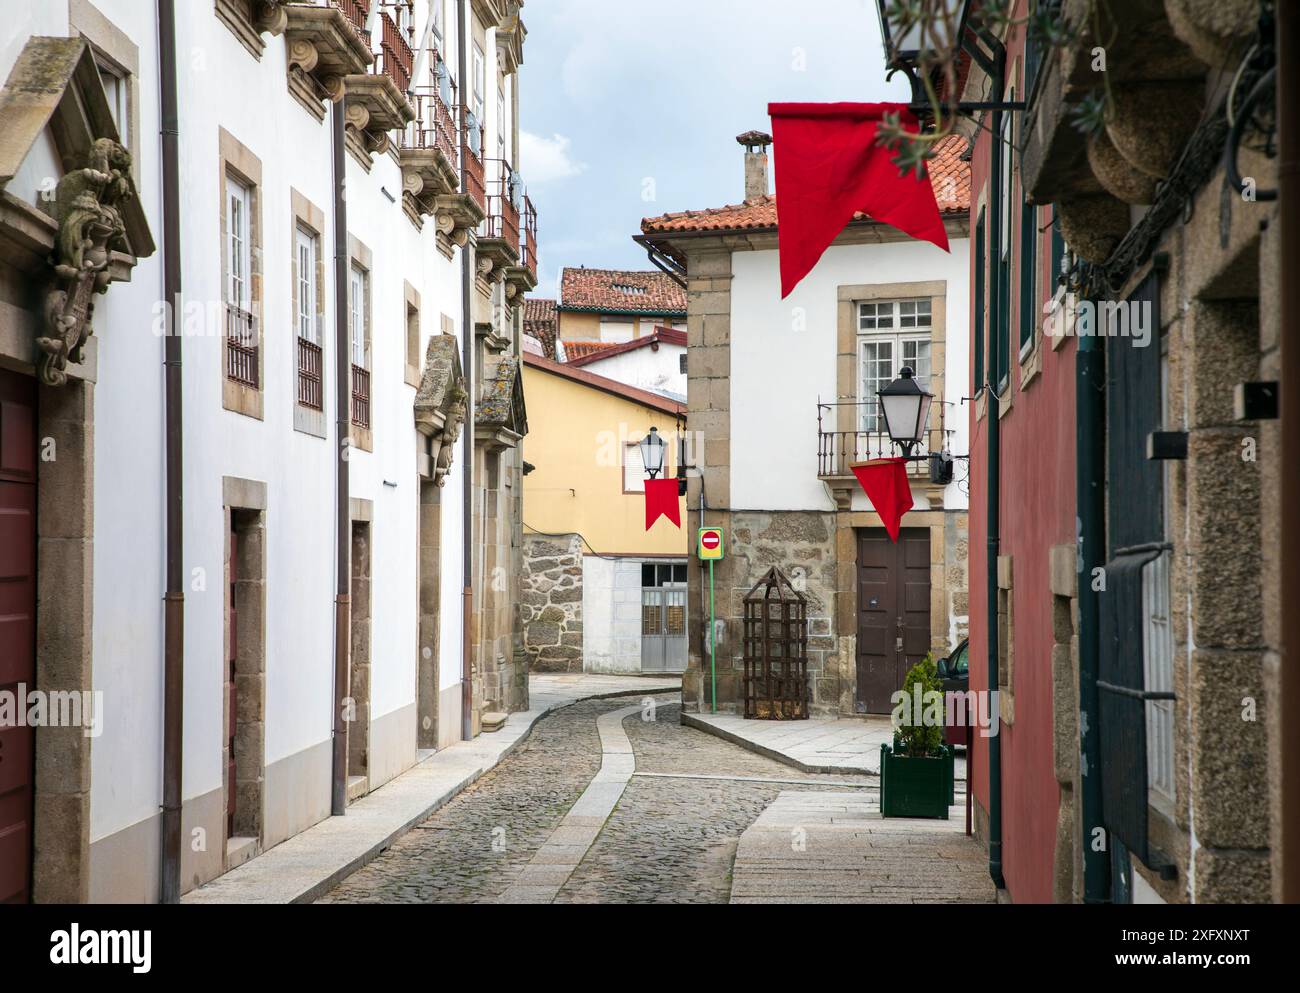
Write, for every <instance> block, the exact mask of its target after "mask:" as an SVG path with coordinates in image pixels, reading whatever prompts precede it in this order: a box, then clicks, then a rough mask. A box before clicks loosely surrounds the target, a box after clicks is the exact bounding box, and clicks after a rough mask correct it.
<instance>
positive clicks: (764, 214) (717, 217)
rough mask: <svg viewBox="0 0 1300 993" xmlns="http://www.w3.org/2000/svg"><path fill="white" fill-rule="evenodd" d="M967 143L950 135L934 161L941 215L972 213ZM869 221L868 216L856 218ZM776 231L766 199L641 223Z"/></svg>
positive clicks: (655, 228) (645, 226)
mask: <svg viewBox="0 0 1300 993" xmlns="http://www.w3.org/2000/svg"><path fill="white" fill-rule="evenodd" d="M965 150H966V139H965V138H963V137H962V136H961V135H950V136H949V137H947V138H945V139H944V140H943V141H941V142H939V143H938V145H936V146H935V157H934V158H933V159H931V160H930V163H929V169H930V184H931V185H932V186H933V187H934V196H935V200H937V201H938V204H939V212H940V213H941V214H965V213H967V212H969V210H970V163H969V162H965V161H963V160H962V153H963V152H964V151H965ZM853 217H854V220H865V219H866V216H865V215H864V214H861V213H858V214H854V215H853ZM775 227H776V197H775V196H771V195H768V196H764V197H758V198H756V199H754V200H748V201H746V202H745V203H739V204H731V205H728V206H726V207H710V208H707V209H705V210H683V211H678V212H676V213H671V214H661V215H660V216H658V217H647V218H645V219H644V220H643V221H642V222H641V231H642V232H643V233H644V234H672V233H675V232H682V231H747V230H757V229H764V228H775Z"/></svg>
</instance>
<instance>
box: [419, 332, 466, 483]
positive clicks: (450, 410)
mask: <svg viewBox="0 0 1300 993" xmlns="http://www.w3.org/2000/svg"><path fill="white" fill-rule="evenodd" d="M468 398H469V394H468V392H467V391H466V389H465V377H464V376H463V375H461V368H460V353H459V345H458V343H457V341H456V336H455V335H450V334H435V335H433V336H432V337H431V338H430V339H429V345H428V348H427V349H426V351H425V356H424V372H423V374H422V375H421V376H420V386H419V388H418V389H417V390H416V393H415V427H416V430H418V431H419V432H420V433H421V434H422V435H424V436H425V437H427V438H428V439H429V460H430V465H431V466H432V473H433V475H432V478H433V482H434V484H435V485H437V486H442V485H444V484H445V483H446V482H447V473H448V472H449V471H450V470H451V460H452V455H453V453H454V452H455V450H456V442H457V441H458V440H459V438H460V432H461V428H462V427H463V426H464V424H465V415H466V412H467V410H468V407H467V401H468Z"/></svg>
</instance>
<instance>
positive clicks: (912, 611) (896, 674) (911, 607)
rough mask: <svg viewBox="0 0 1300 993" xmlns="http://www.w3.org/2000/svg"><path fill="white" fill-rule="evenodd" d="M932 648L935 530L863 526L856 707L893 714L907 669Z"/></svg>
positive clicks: (860, 531)
mask: <svg viewBox="0 0 1300 993" xmlns="http://www.w3.org/2000/svg"><path fill="white" fill-rule="evenodd" d="M929 649H930V531H929V529H928V528H902V529H900V530H899V533H898V543H897V544H895V543H894V542H892V541H890V540H889V535H888V534H886V533H885V530H884V529H883V528H863V529H861V530H859V531H858V648H857V677H858V686H857V697H856V701H855V704H856V710H857V712H858V713H860V714H887V713H889V712H890V711H891V710H892V709H893V706H892V705H891V704H890V701H889V698H890V696H891V695H892V694H893V693H894V692H895V691H896V690H898V689H901V688H902V686H903V680H904V678H906V676H907V670H908V669H910V668H911V667H912V666H913V665H914V664H915V663H917V662H919V661H920V660H921V659H923V658H924V657H925V653H926V652H927V651H929Z"/></svg>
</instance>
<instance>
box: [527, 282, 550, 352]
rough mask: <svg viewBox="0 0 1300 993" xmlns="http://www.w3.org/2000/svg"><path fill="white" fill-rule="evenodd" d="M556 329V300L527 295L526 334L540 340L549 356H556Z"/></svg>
mask: <svg viewBox="0 0 1300 993" xmlns="http://www.w3.org/2000/svg"><path fill="white" fill-rule="evenodd" d="M555 331H556V325H555V301H554V300H551V299H548V298H545V297H525V298H524V334H526V335H531V336H532V337H534V338H536V339H537V340H538V341H540V342H541V343H542V350H543V353H544V354H545V355H546V356H547V357H548V358H555Z"/></svg>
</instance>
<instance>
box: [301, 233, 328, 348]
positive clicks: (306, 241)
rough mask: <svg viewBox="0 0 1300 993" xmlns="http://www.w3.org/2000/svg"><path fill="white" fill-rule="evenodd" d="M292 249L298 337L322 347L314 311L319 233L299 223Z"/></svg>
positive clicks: (317, 317) (319, 329)
mask: <svg viewBox="0 0 1300 993" xmlns="http://www.w3.org/2000/svg"><path fill="white" fill-rule="evenodd" d="M294 250H295V256H296V259H297V263H296V266H295V268H296V269H297V273H296V276H295V278H296V279H297V280H298V313H297V314H296V315H295V322H294V323H295V325H296V327H297V331H298V337H299V338H305V339H306V340H307V341H310V342H311V343H312V344H314V345H320V346H322V347H324V342H323V341H322V340H321V337H322V335H321V326H320V318H319V314H318V313H317V312H316V268H317V263H318V258H319V256H318V252H319V251H320V237H319V235H317V234H316V232H314V231H312V230H310V229H308V228H305V227H303V226H302V225H301V224H299V225H298V226H297V228H296V229H295V232H294ZM304 332H306V333H304Z"/></svg>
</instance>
